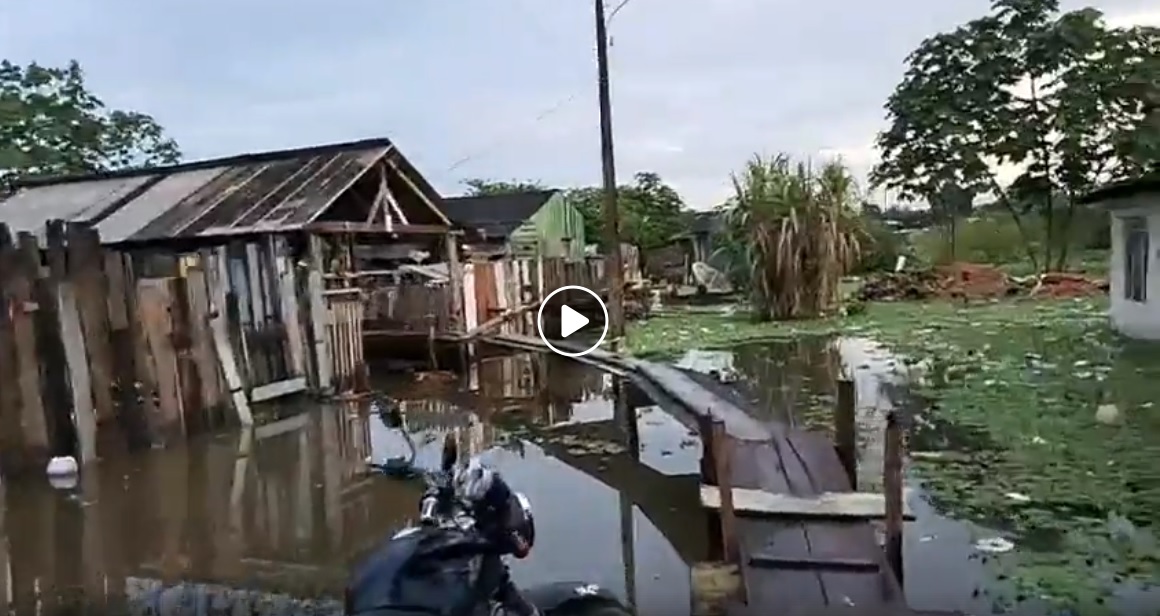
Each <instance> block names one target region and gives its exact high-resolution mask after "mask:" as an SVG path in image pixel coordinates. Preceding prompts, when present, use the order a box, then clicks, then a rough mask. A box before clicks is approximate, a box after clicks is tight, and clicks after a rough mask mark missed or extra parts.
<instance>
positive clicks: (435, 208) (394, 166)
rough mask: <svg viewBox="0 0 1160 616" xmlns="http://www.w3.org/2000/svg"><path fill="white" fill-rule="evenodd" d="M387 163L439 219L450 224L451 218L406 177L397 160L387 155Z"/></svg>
mask: <svg viewBox="0 0 1160 616" xmlns="http://www.w3.org/2000/svg"><path fill="white" fill-rule="evenodd" d="M387 164H389V165H390V166H391V169H394V170H395V173H398V174H399V177H400V178H402V179H403V181H404V182H406V184H407V186H408V187H409V188H410V189H411V190H413V191H415V194H416V195H418V196H419V198H420V199H422V200H423V203H425V204H426V205H427V207H429V208H431V211H432V212H435V215H436V216H438V217H439V219H440V220H442V221H443V222H444V223H446V224H448V225H450V224H451V219H450V218H448V217H447V215H446V214H444V213H443V210H440V209H439V206H437V205H435V203H434V202H432V201H431V199H429V198H427V194H426V193H424V192H423V189H421V188H419V186H418V185H417V184H415V181H414V180H412V179H411V178H410V177H408V176H407V174H406V173H404V172H403V170H402V169H400V168H399V163H398V161H396V160H395V159H393V158H391V157H390V156H388V157H387Z"/></svg>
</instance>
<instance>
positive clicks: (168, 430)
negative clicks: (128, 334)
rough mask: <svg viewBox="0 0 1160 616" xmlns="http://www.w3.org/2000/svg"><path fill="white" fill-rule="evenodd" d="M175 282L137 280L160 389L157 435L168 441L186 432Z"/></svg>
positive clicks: (139, 310)
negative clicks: (176, 343)
mask: <svg viewBox="0 0 1160 616" xmlns="http://www.w3.org/2000/svg"><path fill="white" fill-rule="evenodd" d="M171 280H172V279H169V278H144V279H141V280H138V281H137V318H138V319H139V320H140V322H141V324H142V326H143V331H144V333H145V343H146V345H147V349H148V350H147V353H148V355H149V357H150V360H151V364H152V367H153V378H154V379H156V380H155V383H156V387H157V400H158V408H157V410H158V414H157V415H158V416H157V418H156V424H155V425H156V426H157V430H156V433H157V434H160V435H162V436H163V437H164V438H165V439H169V438H172V437H176V436H178V435H183V434H184V433H185V413H184V408H183V400H182V398H181V377H180V372H179V369H178V362H177V349H175V348H174V345H173V336H172V334H173V333H174V331H173V320H172V310H173V293H172V289H171V287H170V282H171Z"/></svg>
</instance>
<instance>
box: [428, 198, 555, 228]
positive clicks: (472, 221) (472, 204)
mask: <svg viewBox="0 0 1160 616" xmlns="http://www.w3.org/2000/svg"><path fill="white" fill-rule="evenodd" d="M558 192H559V191H558V190H535V191H527V192H518V193H504V194H499V195H480V196H472V197H445V198H444V199H443V212H444V213H445V214H447V217H448V218H450V219H451V222H452V224H454V225H456V226H459V227H463V228H466V229H475V230H478V231H479V232H481V233H483V234H484V235H486V236H488V237H495V238H506V237H508V236H509V235H511V234H512V232H513V231H515V230H516V228H518V227H519V226H520V225H522V224H524V222H526V221H527V220H528V219H529V218H531V217H532V215H533V214H535V213H536V212H538V211H539V210H540V208H542V207H544V204H545V203H547V202H548V200H549V199H551V198H552V196H554V195H555V194H556V193H558Z"/></svg>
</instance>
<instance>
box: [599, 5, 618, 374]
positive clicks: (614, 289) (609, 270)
mask: <svg viewBox="0 0 1160 616" xmlns="http://www.w3.org/2000/svg"><path fill="white" fill-rule="evenodd" d="M595 4H596V70H597V75H598V79H599V87H600V90H599V91H600V158H601V162H602V166H601V168H602V171H603V176H604V207H603V212H604V243H605V244H606V245H607V247H606V248H605V250H606V252H605V254H604V272H605V278H606V279H607V281H608V335H609V337H610V338H611V339H612V341H611V342H612V344H611V348H612V350H613V351H616V350H617V349H618V348H619V346H620V343H621V341H622V340H623V338H624V264H623V259H622V257H621V254H620V252H621V251H620V207H619V203H618V195H617V189H616V158H615V157H614V155H613V149H612V95H611V94H610V92H609V85H608V31H607V28H606V25H607V24H606V22H605V19H604V0H595Z"/></svg>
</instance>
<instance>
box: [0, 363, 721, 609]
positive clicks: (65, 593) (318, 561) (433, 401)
mask: <svg viewBox="0 0 1160 616" xmlns="http://www.w3.org/2000/svg"><path fill="white" fill-rule="evenodd" d="M546 363H547V362H536V361H534V360H531V359H530V358H528V357H524V356H517V357H511V358H495V359H491V360H486V361H484V362H482V363H481V364H480V365H479V366H478V367H477V368H476V370H475V371H474V373H475V374H474V376H472V377H469V378H465V379H464V381H465V382H462V383H460V382H423V381H420V380H417V379H410V380H409V381H408V382H406V383H403V384H400V383H399V382H397V381H395V382H391V383H390V385H389V387H390V391H389V393H390V395H392V396H393V397H397V398H399V399H400V400H401V404H402V406H403V409H404V411H405V416H406V422H407V434H408V436H409V438H410V439H411V441H412V442H413V443H414V444H415V449H416V457H415V462H416V464H417V465H419V466H421V467H427V468H431V467H432V466H433V465H435V464H436V463H437V460H438V451H439V443H440V442H441V440H442V437H443V435H445V434H448V433H452V434H456V435H457V438H458V439H459V441H460V443H461V447H462V448H463V450H464V451H466V452H472V453H479V452H486V453H484V454H483V455H485V457H486V458H487V459H488V461H489V462H490V463H492V464H493V465H495V466H496V467H497V468H498V469H499V470H500V472H502V473H503V474H504V475H505V476H506V477H507V478H508V479H509V481H510V482H511V483H512V484H513V485H514V486H515V487H516V488H517V489H519V490H521V491H524V492H525V493H527V494H528V496H529V497H530V498H531V500H532V503H533V505H534V506H535V508H536V514H537V525H538V532H537V535H538V537H537V547H536V550H535V552H534V553H533V554H532V555H531V556H530V557H529V558H528V559H526V560H524V561H518V562H516V563H514V564H513V571H514V573H515V576H516V578H517V580H518V581H519V583H521V584H524V585H532V584H536V583H542V582H552V581H559V580H585V581H591V582H595V583H598V584H602V585H604V586H607V587H608V588H610V589H612V590H613V591H615V592H617V593H619V594H620V595H621V596H626V597H629V598H630V599H632V600H634V601H635V603H636V604H637V606H638V607H639V609H640V613H642V614H651V613H657V614H659V613H661V612H663V613H665V614H682V613H688V609H689V608H688V604H689V590H688V575H689V568H688V564H687V563H686V560H687V557H686V556H685V555H688V554H693V553H695V551H696V549H697V548H696V547H695V546H694V547H692V548H689V547H680V546H682V544H681V543H677V544H676V545H677V546H678V547H674V544H673V543H672V540H673V539H674V537H673V536H672V533H673V532H676V531H671V529H674V528H677V529H686V532H679V533H677V534H678V535H687V534H689V533H688V532H687V529H690V528H698V529H699V528H703V527H704V526H703V525H693V524H689V523H688V517H689V516H690V515H692V516H698V515H700V512H699V511H698V508H697V507H695V506H694V507H692V508H691V509H685V510H677V509H676V506H675V505H674V504H673V503H678V504H681V503H683V502H684V501H682V500H681V499H682V498H683V499H685V500H688V501H689V502H693V503H695V501H696V479H695V476H693V475H691V473H693V472H694V471H695V469H696V456H698V455H699V453H698V452H695V451H692V450H691V449H690V448H688V447H684V448H682V446H681V444H680V441H681V440H682V439H685V438H687V433H686V431H684V429H683V427H680V426H679V425H677V426H676V427H674V425H673V424H674V423H675V422H672V420H671V419H670V420H666V419H665V417H667V416H663V414H660V413H659V412H657V411H656V410H655V409H644V410H642V411H640V415H641V419H640V420H639V425H640V427H641V435H642V437H641V438H642V441H644V444H643V445H642V449H643V454H642V456H641V457H642V458H643V459H644V461H645V464H638V463H637V462H636V460H635V459H634V458H635V457H634V456H632V455H631V452H629V451H627V447H626V446H625V445H623V433H622V431H619V430H617V429H614V428H615V426H610V425H609V424H610V423H612V422H611V420H612V417H613V414H614V406H615V405H614V403H613V402H614V401H613V400H612V399H610V396H609V393H610V389H613V388H610V387H609V385H610V383H609V382H608V381H607V380H606V379H603V378H601V375H600V374H599V373H593V372H591V371H590V370H586V369H578V370H575V371H573V370H574V369H575V367H562V366H564V365H563V364H557V365H555V366H548V365H546ZM529 371H530V372H529ZM467 381H470V382H467ZM290 410H291V411H294V412H295V413H296V414H289V416H287V417H286V418H285V419H280V420H278V421H275V422H273V423H270V424H266V425H263V426H260V427H258V428H256V429H254V430H249V431H243V432H234V433H227V434H219V435H215V436H207V437H205V438H197V439H194V440H192V441H190V442H189V443H188V444H186V445H184V446H180V447H174V448H170V449H165V450H151V451H144V452H140V453H135V454H133V455H125V456H123V457H119V458H116V459H107V460H102V461H101V462H100V463H99V464H97V465H95V466H93V467H91V468H90V469H86V472H85V474H84V477H83V479H82V481H81V483H80V485H79V486H78V487H77V488H76V489H73V490H54V489H52V488H50V487H49V486H48V484H47V482H46V481H44V480H30V481H23V482H19V483H13V484H10V485H8V486H6V487H5V494H4V507H3V513H4V520H3V539H4V540H3V542H0V584H3V585H4V586H5V588H4V589H2V590H0V592H2V593H3V594H6V595H7V596H8V597H9V602H10V603H11V604H13V605H14V607H15V608H16V609H17V612H18V613H25V612H26V611H35V610H37V609H39V610H40V611H41V612H44V611H45V610H46V609H47V610H48V613H52V612H53V609H52V608H53V607H60V606H61V605H62V604H64V603H68V604H79V603H86V604H88V605H90V606H95V605H101V604H106V605H110V606H115V605H121V604H123V602H124V601H125V600H126V594H127V593H128V594H134V593H138V592H141V591H142V590H141V589H142V588H146V587H149V586H151V585H153V586H156V585H157V584H158V583H160V584H168V585H172V584H180V583H198V584H220V585H222V586H224V587H229V588H247V589H256V590H261V591H263V592H266V593H284V594H285V595H287V596H289V597H295V598H320V597H321V598H337V597H338V596H339V595H340V593H341V589H342V587H343V584H344V582H345V578H346V575H347V570H348V567H349V565H350V564H351V562H352V561H353V560H355V559H357V558H358V557H360V556H361V555H363V554H365V553H366V551H367V550H369V549H371V548H372V547H374V546H375V545H376V544H377V542H379V541H381V540H382V539H383V538H384V536H387V535H388V534H389V533H391V532H392V531H393V530H394V529H397V528H399V527H401V526H403V525H405V524H407V523H408V522H409V521H410V520H411V519H412V517H413V516H414V514H415V510H416V503H417V501H418V498H419V496H420V493H421V491H422V488H423V486H422V483H421V481H419V480H415V481H403V480H398V479H392V478H387V477H383V476H378V475H368V474H366V472H365V468H366V464H365V461H366V460H367V459H368V458H380V459H381V458H386V457H395V456H400V455H406V453H407V446H406V441H405V440H404V439H403V438H402V435H401V434H400V433H397V432H394V431H392V430H391V429H389V428H388V427H387V426H386V425H385V424H384V423H383V422H381V421H380V420H379V419H378V418H377V417H375V416H371V415H369V414H368V412H367V410H366V401H362V402H359V403H343V404H334V405H323V406H317V407H312V408H306V409H302V408H298V409H290ZM303 411H304V412H303ZM654 436H655V437H654ZM568 437H570V438H573V439H576V440H579V441H581V442H596V441H597V440H599V441H600V442H603V443H611V444H609V445H608V446H607V448H606V449H604V450H600V449H599V448H595V451H596V453H593V452H592V451H585V450H583V448H582V447H581V448H576V447H572V446H569V445H567V444H566V443H567V442H568ZM666 439H667V440H666ZM617 442H619V443H621V444H620V447H621V449H619V450H616V449H615V448H614V445H615V444H616V443H617ZM562 443H565V444H562ZM649 460H657V461H663V462H664V463H665V464H664V466H665V469H664V470H657V469H656V468H654V467H652V466H650V465H649V464H648V461H649ZM690 479H691V480H692V481H690ZM686 490H687V492H686ZM682 507H683V505H682ZM680 516H684V517H683V518H682V517H680ZM658 520H659V521H658ZM658 528H662V529H670V530H667V531H666V532H668V533H669V535H670V536H669V537H666V535H665V534H664V533H662V530H658ZM693 534H696V533H693ZM676 538H678V539H686V541H685V543H686V544H687V543H688V540H687V538H686V537H676ZM694 543H696V541H694ZM3 569H7V570H8V572H9V574H8V575H4V574H3Z"/></svg>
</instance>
